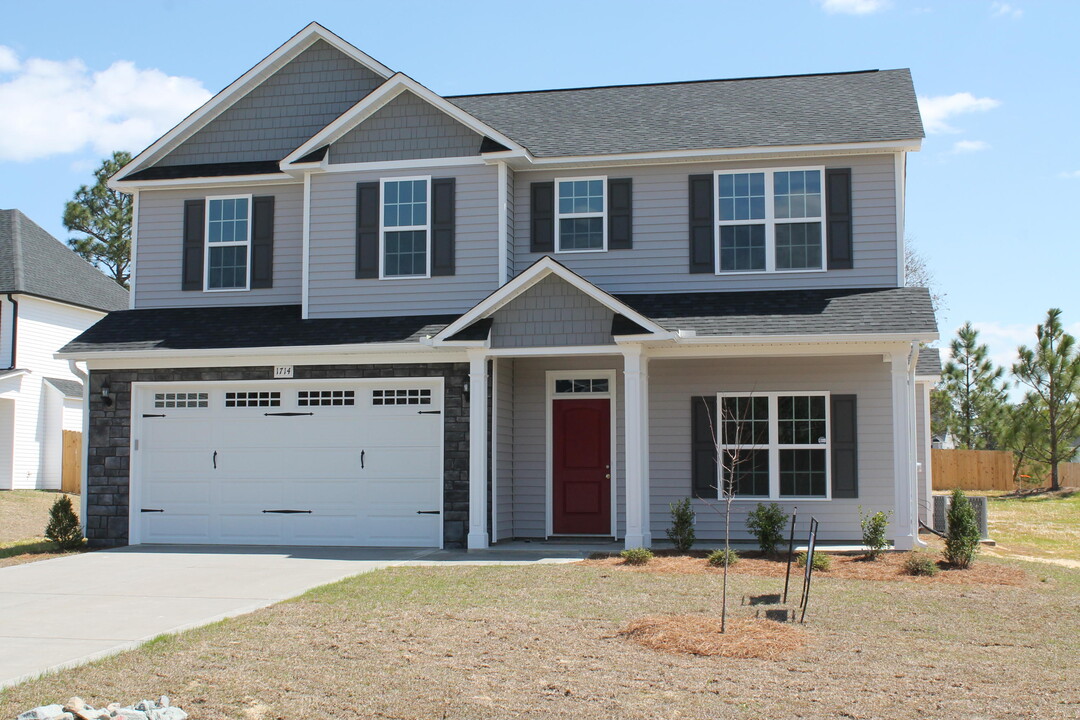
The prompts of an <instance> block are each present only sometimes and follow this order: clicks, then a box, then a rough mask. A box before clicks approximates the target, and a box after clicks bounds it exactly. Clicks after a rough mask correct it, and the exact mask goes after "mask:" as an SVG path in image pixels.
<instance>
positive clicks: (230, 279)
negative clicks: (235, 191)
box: [205, 195, 251, 291]
mask: <svg viewBox="0 0 1080 720" xmlns="http://www.w3.org/2000/svg"><path fill="white" fill-rule="evenodd" d="M250 256H251V196H250V195H240V196H230V197H208V198H207V199H206V258H205V266H206V288H205V289H206V290H208V291H210V290H247V289H248V287H249V282H248V278H249V273H248V264H249V258H250Z"/></svg>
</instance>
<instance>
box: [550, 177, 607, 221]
mask: <svg viewBox="0 0 1080 720" xmlns="http://www.w3.org/2000/svg"><path fill="white" fill-rule="evenodd" d="M603 212H604V181H603V180H564V181H562V182H560V183H559V214H560V215H575V214H581V213H603Z"/></svg>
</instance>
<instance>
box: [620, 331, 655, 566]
mask: <svg viewBox="0 0 1080 720" xmlns="http://www.w3.org/2000/svg"><path fill="white" fill-rule="evenodd" d="M623 376H624V379H625V383H624V384H625V390H624V393H625V396H626V397H625V407H624V408H623V412H624V413H625V418H626V421H625V422H626V442H625V445H626V547H628V548H632V547H649V545H651V544H652V529H651V527H650V523H649V374H648V358H646V357H644V355H643V354H642V348H641V346H640V345H628V346H626V347H625V348H623Z"/></svg>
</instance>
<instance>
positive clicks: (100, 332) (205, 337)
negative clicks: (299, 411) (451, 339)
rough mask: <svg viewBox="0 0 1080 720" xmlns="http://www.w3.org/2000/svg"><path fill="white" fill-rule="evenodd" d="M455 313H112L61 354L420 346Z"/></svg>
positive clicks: (267, 308)
mask: <svg viewBox="0 0 1080 720" xmlns="http://www.w3.org/2000/svg"><path fill="white" fill-rule="evenodd" d="M457 318H458V316H457V315H421V316H409V317H377V318H332V319H325V320H322V319H320V320H302V319H301V318H300V306H299V305H258V306H254V307H219V308H198V309H195V308H165V309H147V310H124V311H121V312H114V313H109V314H108V315H106V316H105V317H104V318H102V319H101V320H100V321H99V322H98V323H97V324H96V325H93V326H92V327H90V328H89V329H87V330H86V332H84V333H83V334H82V335H79V336H78V337H77V338H75V339H74V340H72V341H71V342H69V343H68V344H67V345H65V346H64V347H63V349H62V350H61V352H65V353H93V352H104V351H109V352H115V351H118V350H119V351H139V350H204V349H212V348H222V349H231V348H252V347H292V346H304V345H351V344H365V343H407V342H418V341H419V339H420V338H422V337H424V336H426V335H434V334H435V333H437V332H439V331H440V330H442V329H443V328H444V327H446V326H447V325H449V324H450V323H451V322H453V321H454V320H456V319H457Z"/></svg>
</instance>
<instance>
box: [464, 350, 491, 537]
mask: <svg viewBox="0 0 1080 720" xmlns="http://www.w3.org/2000/svg"><path fill="white" fill-rule="evenodd" d="M487 420H488V417H487V357H486V356H485V355H484V352H483V351H470V352H469V538H468V548H469V549H470V550H478V549H482V548H486V547H487V546H488V533H487Z"/></svg>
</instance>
